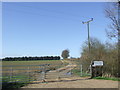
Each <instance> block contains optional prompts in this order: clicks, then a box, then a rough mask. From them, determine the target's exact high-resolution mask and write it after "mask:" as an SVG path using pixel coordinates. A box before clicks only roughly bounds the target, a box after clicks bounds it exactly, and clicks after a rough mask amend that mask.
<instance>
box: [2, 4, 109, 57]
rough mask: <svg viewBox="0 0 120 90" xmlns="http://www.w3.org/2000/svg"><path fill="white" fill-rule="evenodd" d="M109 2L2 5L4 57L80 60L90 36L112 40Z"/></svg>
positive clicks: (102, 39)
mask: <svg viewBox="0 0 120 90" xmlns="http://www.w3.org/2000/svg"><path fill="white" fill-rule="evenodd" d="M105 4H106V2H104V3H103V2H26V3H25V2H16V3H15V2H4V3H2V57H21V56H61V53H62V51H63V50H65V49H69V51H70V57H80V55H81V52H82V45H83V43H84V42H85V40H87V34H88V32H87V25H86V24H82V21H88V20H90V19H91V18H93V21H92V22H90V37H96V38H98V39H99V40H100V41H101V42H103V43H104V42H106V41H109V39H108V37H107V35H106V32H105V29H107V28H108V24H109V23H110V22H109V20H108V19H107V18H106V17H105V14H104V8H105Z"/></svg>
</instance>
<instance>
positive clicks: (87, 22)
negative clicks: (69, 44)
mask: <svg viewBox="0 0 120 90" xmlns="http://www.w3.org/2000/svg"><path fill="white" fill-rule="evenodd" d="M91 21H93V18H91V20H89V21H86V22H82V23H83V24H87V28H88V47H89V53H90V35H89V22H91Z"/></svg>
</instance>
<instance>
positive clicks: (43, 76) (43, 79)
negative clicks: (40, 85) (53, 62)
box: [42, 65, 45, 82]
mask: <svg viewBox="0 0 120 90" xmlns="http://www.w3.org/2000/svg"><path fill="white" fill-rule="evenodd" d="M42 74H43V75H42V81H43V82H45V65H44V66H43V70H42Z"/></svg>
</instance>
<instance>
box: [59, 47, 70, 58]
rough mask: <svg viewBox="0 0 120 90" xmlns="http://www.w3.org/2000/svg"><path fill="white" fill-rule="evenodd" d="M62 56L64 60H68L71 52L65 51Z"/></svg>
mask: <svg viewBox="0 0 120 90" xmlns="http://www.w3.org/2000/svg"><path fill="white" fill-rule="evenodd" d="M61 56H62V57H63V59H67V58H68V57H69V50H68V49H66V50H63V51H62V54H61Z"/></svg>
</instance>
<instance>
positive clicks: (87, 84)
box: [22, 78, 118, 88]
mask: <svg viewBox="0 0 120 90" xmlns="http://www.w3.org/2000/svg"><path fill="white" fill-rule="evenodd" d="M22 88H118V81H111V80H96V79H85V78H77V79H73V80H64V81H57V82H46V83H39V84H29V85H27V86H24V87H22Z"/></svg>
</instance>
